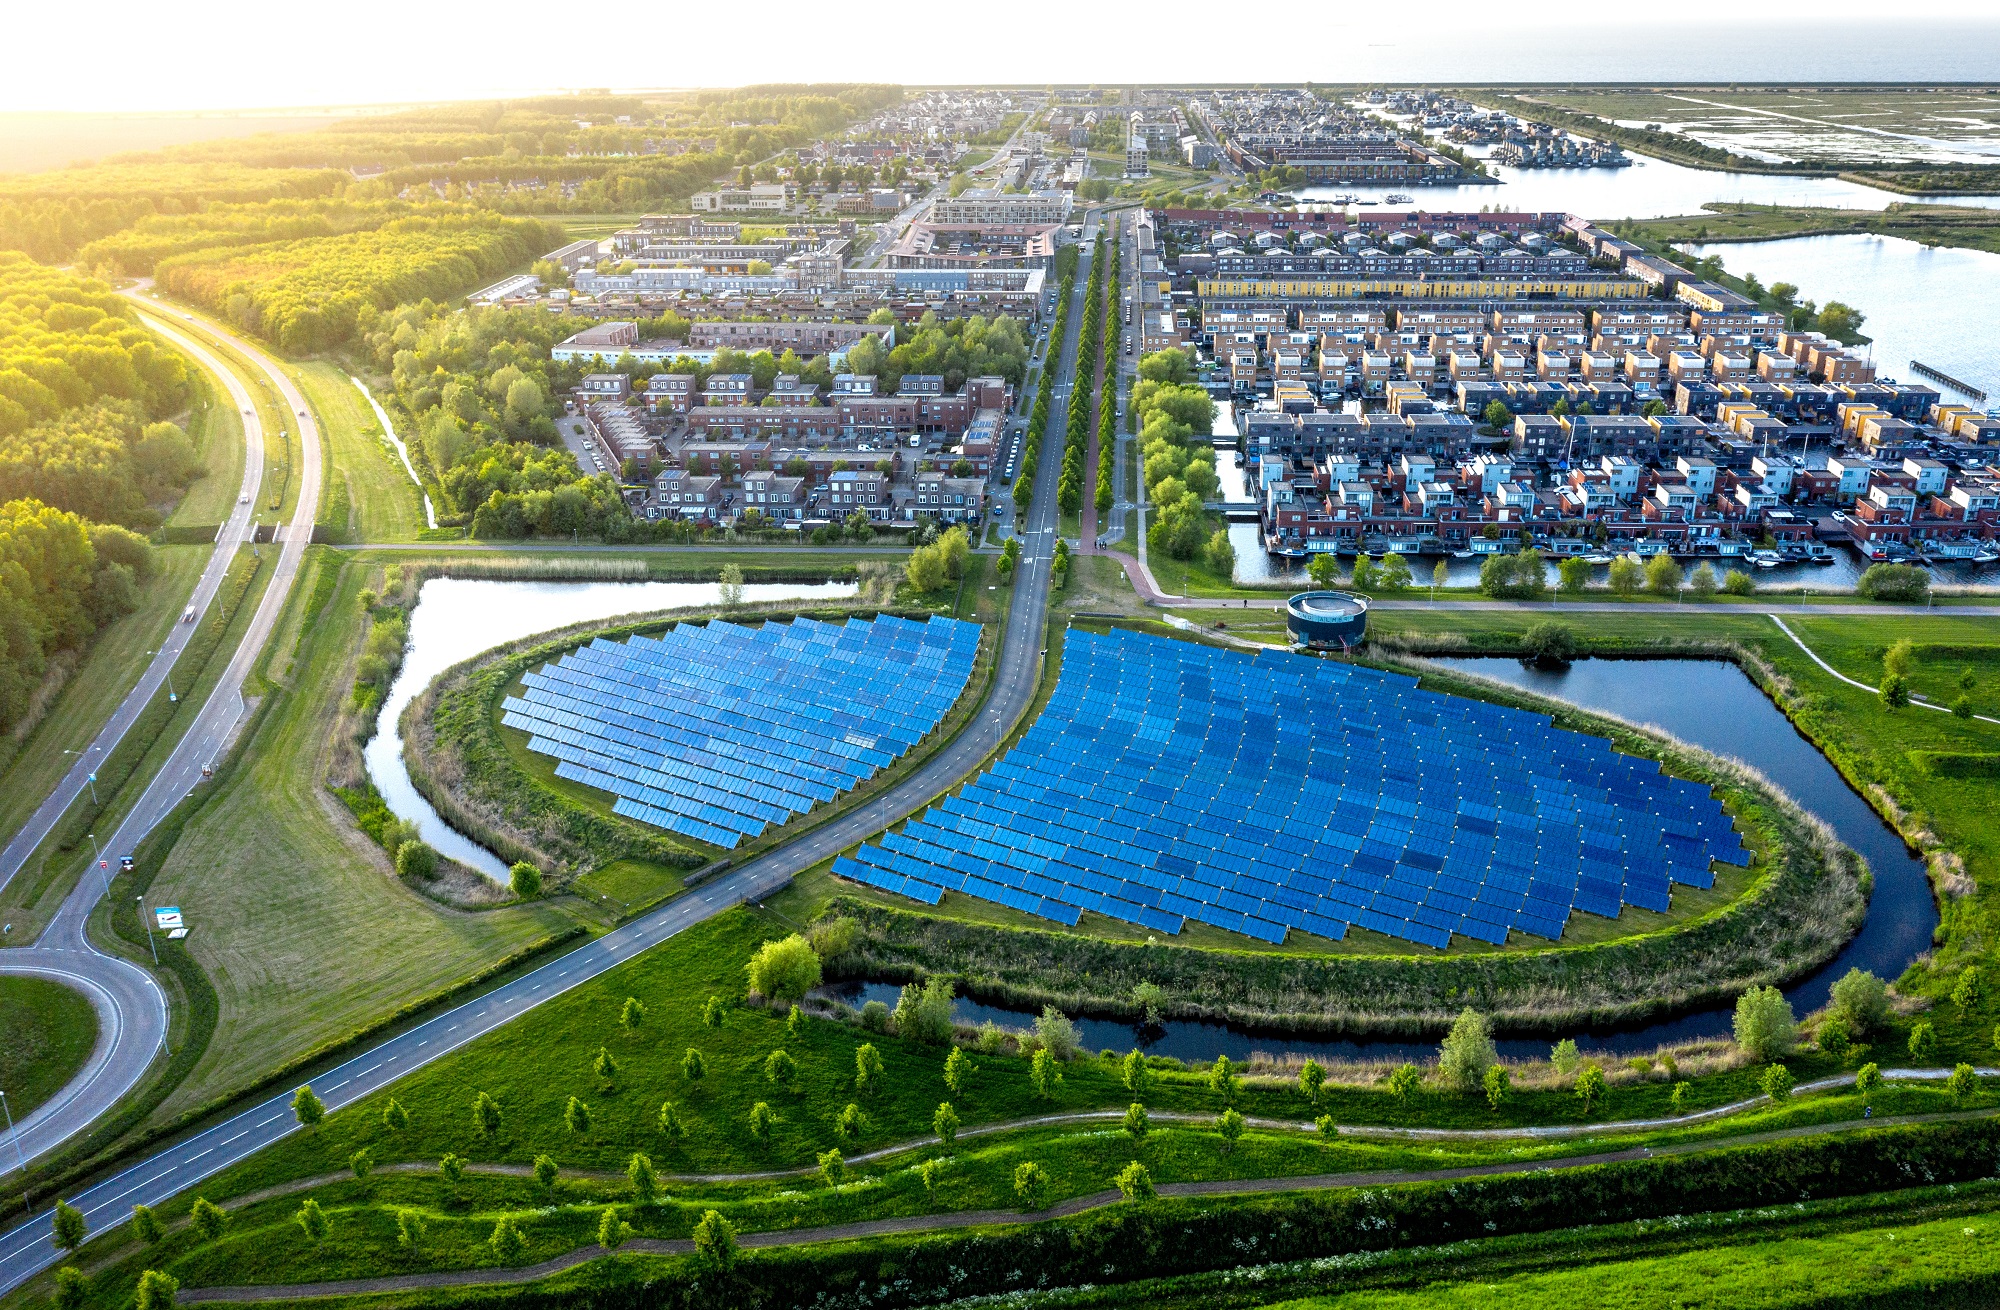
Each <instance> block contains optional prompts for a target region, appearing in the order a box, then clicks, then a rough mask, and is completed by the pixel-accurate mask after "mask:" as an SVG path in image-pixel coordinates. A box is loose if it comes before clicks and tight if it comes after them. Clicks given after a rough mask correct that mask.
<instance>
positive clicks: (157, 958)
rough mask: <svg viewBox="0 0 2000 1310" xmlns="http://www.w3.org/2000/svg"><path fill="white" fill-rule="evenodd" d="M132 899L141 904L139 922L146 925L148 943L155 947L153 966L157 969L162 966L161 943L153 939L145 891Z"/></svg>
mask: <svg viewBox="0 0 2000 1310" xmlns="http://www.w3.org/2000/svg"><path fill="white" fill-rule="evenodd" d="M132 899H133V901H135V902H137V904H138V906H139V922H140V923H143V924H145V925H146V945H148V946H150V947H152V948H153V967H154V968H155V969H157V968H159V967H160V944H159V943H158V942H156V941H154V940H153V921H152V920H151V919H148V918H147V917H146V896H145V893H143V892H141V893H140V894H139V895H137V896H134V897H133V898H132Z"/></svg>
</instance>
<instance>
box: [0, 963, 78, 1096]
mask: <svg viewBox="0 0 2000 1310" xmlns="http://www.w3.org/2000/svg"><path fill="white" fill-rule="evenodd" d="M0 1033H5V1034H7V1040H6V1041H5V1042H4V1043H0V1090H4V1091H5V1092H6V1093H7V1108H8V1109H9V1111H10V1112H11V1113H12V1114H13V1116H14V1118H15V1120H16V1122H18V1121H20V1120H22V1119H25V1118H27V1117H28V1116H29V1115H30V1114H33V1113H34V1112H35V1108H36V1107H37V1106H39V1105H40V1104H41V1103H42V1102H43V1101H46V1100H48V1099H49V1098H50V1097H51V1096H53V1095H55V1094H56V1093H57V1092H59V1091H61V1090H62V1086H63V1084H64V1083H67V1082H68V1081H69V1080H70V1079H71V1078H72V1077H74V1076H75V1074H76V1071H77V1070H78V1069H81V1068H82V1067H83V1062H84V1061H85V1060H87V1059H89V1058H90V1048H91V1047H92V1046H94V1045H95V1044H96V1043H97V1011H96V1010H94V1009H92V1008H91V1005H90V1002H89V1000H88V999H86V998H85V997H84V995H83V994H82V993H81V992H77V991H73V990H71V989H70V988H68V987H65V986H63V985H62V984H61V983H58V982H52V981H50V980H49V979H46V978H0Z"/></svg>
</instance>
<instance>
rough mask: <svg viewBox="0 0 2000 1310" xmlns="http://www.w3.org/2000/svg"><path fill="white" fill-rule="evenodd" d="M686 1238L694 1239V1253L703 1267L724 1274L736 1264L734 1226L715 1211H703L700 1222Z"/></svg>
mask: <svg viewBox="0 0 2000 1310" xmlns="http://www.w3.org/2000/svg"><path fill="white" fill-rule="evenodd" d="M688 1236H690V1237H692V1238H693V1239H694V1253H695V1256H696V1258H697V1259H699V1260H700V1261H701V1262H702V1263H703V1264H704V1265H707V1266H708V1267H709V1268H710V1269H711V1270H714V1271H716V1272H718V1273H726V1272H728V1270H729V1269H730V1268H731V1267H732V1266H733V1265H735V1263H736V1225H735V1224H732V1223H730V1222H729V1221H728V1220H727V1219H725V1218H723V1217H722V1215H721V1213H720V1212H718V1211H715V1210H708V1211H704V1212H703V1214H702V1216H701V1222H700V1223H698V1224H696V1225H695V1226H694V1231H693V1232H692V1233H690V1234H688Z"/></svg>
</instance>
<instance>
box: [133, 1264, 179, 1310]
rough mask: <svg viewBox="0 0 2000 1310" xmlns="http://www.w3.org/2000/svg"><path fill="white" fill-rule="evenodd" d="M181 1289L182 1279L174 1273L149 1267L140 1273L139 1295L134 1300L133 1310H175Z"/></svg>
mask: <svg viewBox="0 0 2000 1310" xmlns="http://www.w3.org/2000/svg"><path fill="white" fill-rule="evenodd" d="M180 1290H181V1284H180V1280H179V1279H177V1278H175V1277H174V1276H173V1275H172V1274H163V1273H161V1272H160V1271H159V1270H157V1269H148V1270H147V1271H146V1272H145V1273H143V1274H140V1275H139V1287H138V1295H137V1297H136V1298H135V1299H134V1300H133V1302H132V1310H174V1301H175V1298H176V1297H177V1296H178V1295H179V1294H180Z"/></svg>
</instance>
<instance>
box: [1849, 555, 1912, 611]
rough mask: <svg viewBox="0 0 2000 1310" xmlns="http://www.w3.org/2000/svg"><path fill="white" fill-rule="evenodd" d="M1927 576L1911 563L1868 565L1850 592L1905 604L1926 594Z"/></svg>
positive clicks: (1873, 598) (1870, 598) (1867, 597)
mask: <svg viewBox="0 0 2000 1310" xmlns="http://www.w3.org/2000/svg"><path fill="white" fill-rule="evenodd" d="M1930 589H1931V575H1930V574H1928V573H1926V572H1924V571H1923V570H1922V569H1920V568H1918V567H1917V566H1916V565H1914V564H1870V565H1869V566H1868V568H1867V569H1866V570H1864V571H1863V573H1862V574H1861V576H1860V578H1858V579H1856V581H1855V583H1854V592H1855V594H1856V595H1858V596H1862V597H1865V598H1866V599H1868V600H1882V601H1892V602H1896V603H1899V604H1908V603H1912V602H1915V601H1920V600H1922V599H1923V598H1924V597H1925V596H1927V595H1929V594H1930Z"/></svg>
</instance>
